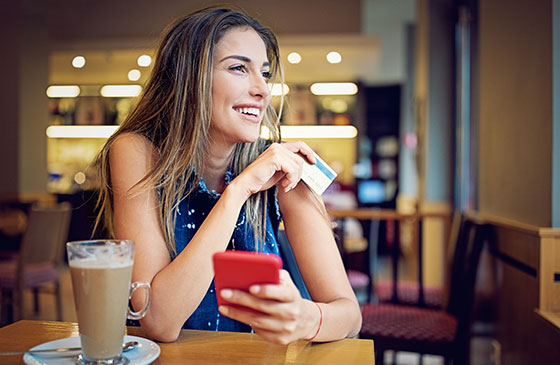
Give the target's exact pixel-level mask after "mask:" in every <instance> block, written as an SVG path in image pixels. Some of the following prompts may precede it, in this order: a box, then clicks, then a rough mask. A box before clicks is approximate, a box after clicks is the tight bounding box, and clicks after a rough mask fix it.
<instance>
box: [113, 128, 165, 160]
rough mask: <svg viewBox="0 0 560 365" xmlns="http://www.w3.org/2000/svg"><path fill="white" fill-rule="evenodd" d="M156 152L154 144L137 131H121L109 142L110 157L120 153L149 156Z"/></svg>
mask: <svg viewBox="0 0 560 365" xmlns="http://www.w3.org/2000/svg"><path fill="white" fill-rule="evenodd" d="M155 153H156V149H155V147H154V145H153V144H152V143H151V142H150V141H149V140H148V139H147V138H146V137H144V136H142V135H140V134H138V133H123V134H121V135H119V136H117V137H116V138H115V140H114V141H113V143H112V144H111V150H110V154H111V158H113V156H114V157H120V156H121V155H124V156H126V155H137V156H138V157H143V156H144V157H150V156H152V155H153V154H155Z"/></svg>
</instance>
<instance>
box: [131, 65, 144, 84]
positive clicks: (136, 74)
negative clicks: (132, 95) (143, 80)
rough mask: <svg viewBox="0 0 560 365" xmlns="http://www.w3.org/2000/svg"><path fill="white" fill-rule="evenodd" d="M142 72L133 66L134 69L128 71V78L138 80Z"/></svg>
mask: <svg viewBox="0 0 560 365" xmlns="http://www.w3.org/2000/svg"><path fill="white" fill-rule="evenodd" d="M140 76H142V74H141V73H140V71H138V70H137V69H135V68H133V69H132V70H130V71H128V79H129V80H130V81H138V80H139V79H140Z"/></svg>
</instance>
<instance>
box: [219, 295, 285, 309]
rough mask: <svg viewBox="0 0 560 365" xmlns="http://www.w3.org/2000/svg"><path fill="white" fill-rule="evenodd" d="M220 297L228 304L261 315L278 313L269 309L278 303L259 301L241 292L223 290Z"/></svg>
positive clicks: (265, 300)
mask: <svg viewBox="0 0 560 365" xmlns="http://www.w3.org/2000/svg"><path fill="white" fill-rule="evenodd" d="M220 295H221V296H222V298H224V299H227V300H228V301H229V302H230V303H233V304H237V305H240V306H243V307H247V308H248V309H252V310H254V311H259V312H262V313H271V312H272V313H275V312H278V310H277V309H276V310H274V309H271V308H272V307H273V306H274V304H278V302H273V301H271V300H269V299H261V298H258V297H256V296H254V295H252V294H250V293H247V292H244V291H242V290H231V289H223V290H222V291H220Z"/></svg>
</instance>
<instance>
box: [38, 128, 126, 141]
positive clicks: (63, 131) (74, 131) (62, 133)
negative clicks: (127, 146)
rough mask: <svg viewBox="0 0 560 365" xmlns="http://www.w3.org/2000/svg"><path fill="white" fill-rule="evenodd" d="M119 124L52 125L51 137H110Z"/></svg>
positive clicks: (49, 133) (48, 129)
mask: <svg viewBox="0 0 560 365" xmlns="http://www.w3.org/2000/svg"><path fill="white" fill-rule="evenodd" d="M118 127H119V126H118V125H51V126H50V127H48V128H47V136H48V137H49V138H109V137H110V136H111V135H112V134H113V133H115V131H116V130H117V128H118Z"/></svg>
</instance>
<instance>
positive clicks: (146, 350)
mask: <svg viewBox="0 0 560 365" xmlns="http://www.w3.org/2000/svg"><path fill="white" fill-rule="evenodd" d="M128 341H138V346H136V348H135V349H132V350H130V351H127V352H124V353H123V355H124V356H125V357H127V358H128V359H129V360H130V365H146V364H150V363H151V362H153V361H154V360H155V359H157V358H158V356H159V353H160V348H159V346H158V344H157V343H155V342H153V341H150V340H148V339H146V338H142V337H137V336H124V340H123V342H128ZM80 346H81V343H80V337H68V338H63V339H60V340H56V341H50V342H45V343H43V344H41V345H38V346H35V347H33V348H32V349H31V350H45V349H56V348H63V347H80ZM79 353H80V352H79V351H74V352H66V353H65V354H64V356H60V355H47V354H45V355H37V354H35V355H31V354H25V355H23V362H25V363H26V364H28V365H51V364H75V362H76V356H77V355H78V354H79Z"/></svg>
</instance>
